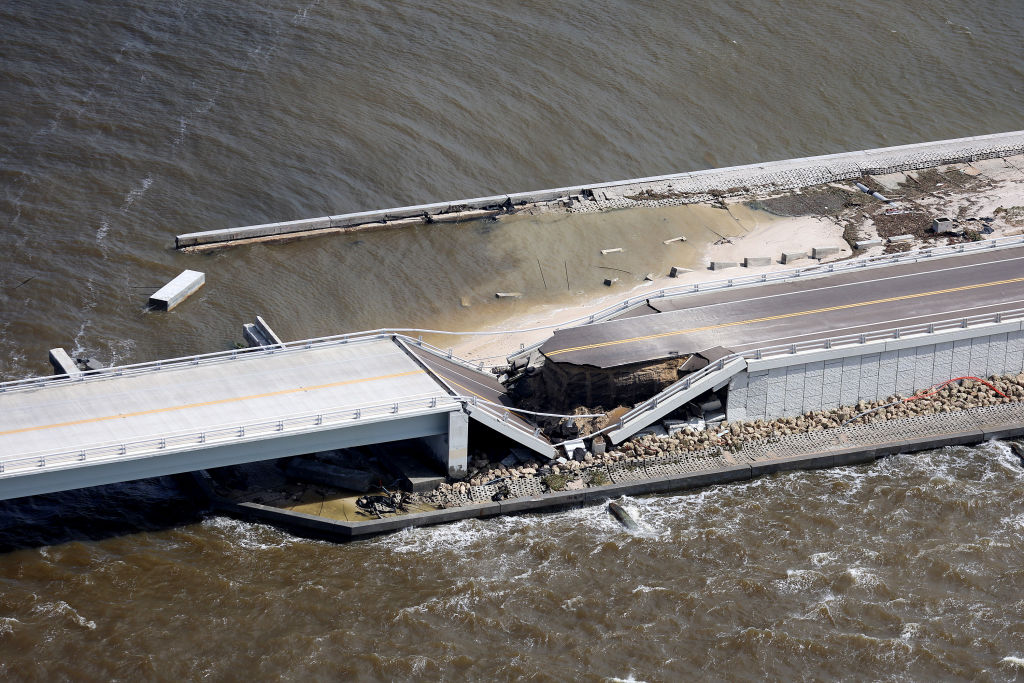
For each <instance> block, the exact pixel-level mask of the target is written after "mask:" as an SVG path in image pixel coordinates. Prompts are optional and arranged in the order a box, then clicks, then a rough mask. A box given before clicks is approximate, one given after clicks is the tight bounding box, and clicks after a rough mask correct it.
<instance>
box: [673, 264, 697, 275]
mask: <svg viewBox="0 0 1024 683" xmlns="http://www.w3.org/2000/svg"><path fill="white" fill-rule="evenodd" d="M692 272H693V271H692V270H690V269H689V268H683V267H682V266H672V270H670V271H669V272H668V275H669V277H679V276H680V275H686V274H687V273H692Z"/></svg>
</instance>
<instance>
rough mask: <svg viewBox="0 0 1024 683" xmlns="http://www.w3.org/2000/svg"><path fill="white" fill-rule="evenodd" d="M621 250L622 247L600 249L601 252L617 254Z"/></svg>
mask: <svg viewBox="0 0 1024 683" xmlns="http://www.w3.org/2000/svg"><path fill="white" fill-rule="evenodd" d="M622 251H623V249H622V247H615V248H614V249H602V250H601V253H602V254H619V253H621V252H622Z"/></svg>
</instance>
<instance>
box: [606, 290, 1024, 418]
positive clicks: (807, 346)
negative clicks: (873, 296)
mask: <svg viewBox="0 0 1024 683" xmlns="http://www.w3.org/2000/svg"><path fill="white" fill-rule="evenodd" d="M1015 321H1024V308H1015V309H1012V310H1009V311H1000V312H998V313H984V314H979V315H971V316H964V317H961V318H954V319H950V320H941V321H938V322H931V323H920V324H917V325H907V326H903V327H894V328H889V329H887V330H878V331H875V332H864V333H859V334H847V335H842V336H838V337H825V338H822V339H812V340H808V341H802V342H795V343H792V344H778V345H775V346H764V347H761V348H758V349H752V350H750V351H743V352H741V353H733V354H730V355H728V356H724V357H722V358H719V359H718V360H716V361H715V362H714V363H710V364H709V365H707V366H705V367H703V368H701V369H700V370H698V371H696V372H693V373H690V374H689V375H687V376H686V377H684V378H682V379H680V380H678V381H677V382H674V383H673V384H671V385H669V386H668V387H666V388H665V389H664V390H662V391H661V392H659V393H658V394H656V395H654V396H652V397H651V398H649V399H647V400H646V401H644V402H643V403H640V404H638V405H637V406H635V407H634V408H633V409H632V410H630V411H629V412H627V413H625V414H624V415H622V417H620V418H619V420H618V421H616V422H615V423H614V424H612V425H608V426H607V427H604V428H603V429H601V430H599V431H597V432H594V434H592V435H591V436H596V435H598V434H603V433H605V432H609V431H612V430H615V429H621V428H622V427H623V426H625V424H626V423H627V422H629V421H630V420H632V419H634V418H636V417H639V416H640V415H642V414H643V413H645V412H647V411H649V410H652V409H654V408H657V407H658V405H659V404H661V403H664V402H665V401H666V400H668V399H670V398H672V397H673V396H675V395H676V394H678V393H680V392H683V391H686V390H687V389H689V388H690V387H691V386H693V385H694V384H695V383H696V382H698V381H700V380H701V379H704V378H705V377H707V376H708V375H710V374H713V373H716V372H721V371H722V370H723V369H724V368H725V367H726V366H727V365H728V364H730V363H732V362H734V361H737V360H743V361H748V360H761V359H764V358H777V357H779V356H785V355H796V354H798V353H806V352H809V351H822V350H828V349H839V348H850V347H855V346H860V345H863V344H868V343H873V342H880V341H891V340H896V339H906V338H908V337H927V336H928V335H932V334H938V333H941V332H948V331H951V330H959V329H971V328H976V327H979V326H981V325H997V324H999V323H1006V322H1015Z"/></svg>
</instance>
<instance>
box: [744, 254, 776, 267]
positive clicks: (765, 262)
mask: <svg viewBox="0 0 1024 683" xmlns="http://www.w3.org/2000/svg"><path fill="white" fill-rule="evenodd" d="M771 264H772V257H771V256H748V257H747V258H745V259H743V265H744V266H746V267H747V268H758V267H760V266H770V265H771Z"/></svg>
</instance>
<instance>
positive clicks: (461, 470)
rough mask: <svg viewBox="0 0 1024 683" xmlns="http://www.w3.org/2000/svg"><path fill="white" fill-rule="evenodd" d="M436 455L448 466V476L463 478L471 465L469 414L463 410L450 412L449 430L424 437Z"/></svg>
mask: <svg viewBox="0 0 1024 683" xmlns="http://www.w3.org/2000/svg"><path fill="white" fill-rule="evenodd" d="M423 440H424V441H426V443H427V446H428V447H429V448H430V450H431V451H433V453H434V457H436V458H437V459H438V460H440V461H441V464H442V465H444V466H445V467H447V468H448V476H449V477H452V478H453V479H463V478H465V476H466V474H467V467H468V465H469V415H468V414H467V413H465V412H463V411H461V410H456V411H454V412H451V413H448V432H447V433H446V434H437V435H436V436H428V437H424V439H423Z"/></svg>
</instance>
